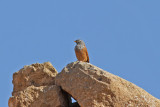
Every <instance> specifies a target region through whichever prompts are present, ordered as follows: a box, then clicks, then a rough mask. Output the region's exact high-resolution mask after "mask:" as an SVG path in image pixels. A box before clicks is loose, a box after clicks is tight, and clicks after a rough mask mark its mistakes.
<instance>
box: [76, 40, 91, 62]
mask: <svg viewBox="0 0 160 107" xmlns="http://www.w3.org/2000/svg"><path fill="white" fill-rule="evenodd" d="M74 42H76V46H75V48H74V50H75V54H76V57H77V59H78V61H83V62H88V63H89V55H88V51H87V48H86V45H85V43H84V41H83V40H80V39H78V40H75V41H74Z"/></svg>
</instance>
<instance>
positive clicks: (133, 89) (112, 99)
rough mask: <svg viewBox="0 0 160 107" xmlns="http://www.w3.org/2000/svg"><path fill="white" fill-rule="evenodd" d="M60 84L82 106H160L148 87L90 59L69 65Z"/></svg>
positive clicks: (59, 81) (57, 82)
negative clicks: (112, 71) (148, 91)
mask: <svg viewBox="0 0 160 107" xmlns="http://www.w3.org/2000/svg"><path fill="white" fill-rule="evenodd" d="M56 85H59V86H61V88H62V89H63V90H64V91H66V92H67V93H69V94H70V95H71V96H72V97H73V98H74V99H76V100H77V102H78V104H79V105H80V106H81V107H160V100H159V99H156V98H155V97H153V96H152V95H150V94H149V93H147V92H146V91H145V90H143V89H141V88H139V87H138V86H136V85H134V84H133V83H131V82H129V81H126V80H124V79H122V78H120V77H118V76H115V75H113V74H111V73H109V72H106V71H104V70H102V69H100V68H98V67H96V66H94V65H92V64H90V63H86V62H79V61H77V62H73V63H70V64H68V65H67V66H66V67H65V68H64V69H63V70H62V72H61V73H59V74H58V75H57V76H56Z"/></svg>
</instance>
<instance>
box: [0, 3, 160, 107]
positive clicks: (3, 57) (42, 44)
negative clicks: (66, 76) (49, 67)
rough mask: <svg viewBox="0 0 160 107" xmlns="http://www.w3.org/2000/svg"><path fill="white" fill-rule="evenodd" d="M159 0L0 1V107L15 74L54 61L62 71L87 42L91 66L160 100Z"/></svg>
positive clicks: (7, 95)
mask: <svg viewBox="0 0 160 107" xmlns="http://www.w3.org/2000/svg"><path fill="white" fill-rule="evenodd" d="M159 4H160V1H159V0H132V1H131V0H45V1H44V0H43V1H42V0H12V1H7V0H1V1H0V68H1V69H0V70H1V75H0V85H1V88H0V101H1V102H0V107H7V106H8V99H9V97H10V96H11V92H12V90H13V85H12V74H13V73H14V72H16V71H18V70H19V69H21V68H22V67H23V66H24V65H30V64H32V63H36V62H38V63H43V62H47V61H50V62H51V63H52V64H53V66H54V67H55V68H56V69H57V70H58V72H60V71H61V70H62V69H63V67H64V66H66V65H67V64H68V63H70V62H73V61H76V57H75V53H74V46H75V43H74V42H73V41H74V40H76V39H82V40H84V41H85V43H86V46H87V48H88V52H89V56H90V63H91V64H93V65H96V66H98V67H100V68H102V69H104V70H107V71H108V72H110V73H113V74H115V75H118V76H120V77H122V78H124V79H126V80H128V81H130V82H132V83H134V84H136V85H138V86H140V87H141V88H143V89H144V90H146V91H147V92H149V93H150V94H152V95H153V96H155V97H157V98H159V99H160V83H159V81H160V6H159Z"/></svg>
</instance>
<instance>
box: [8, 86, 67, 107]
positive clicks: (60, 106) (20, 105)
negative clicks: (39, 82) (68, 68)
mask: <svg viewBox="0 0 160 107" xmlns="http://www.w3.org/2000/svg"><path fill="white" fill-rule="evenodd" d="M8 104H9V107H68V101H67V95H65V94H63V92H62V90H61V89H60V87H58V86H56V85H50V86H40V87H35V86H29V87H27V88H26V89H24V90H23V91H19V92H17V93H15V96H12V97H10V99H9V102H8Z"/></svg>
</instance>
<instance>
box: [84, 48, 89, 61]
mask: <svg viewBox="0 0 160 107" xmlns="http://www.w3.org/2000/svg"><path fill="white" fill-rule="evenodd" d="M84 51H85V53H86V56H87V61H86V62H89V55H88V51H87V48H86V46H85V47H84Z"/></svg>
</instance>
